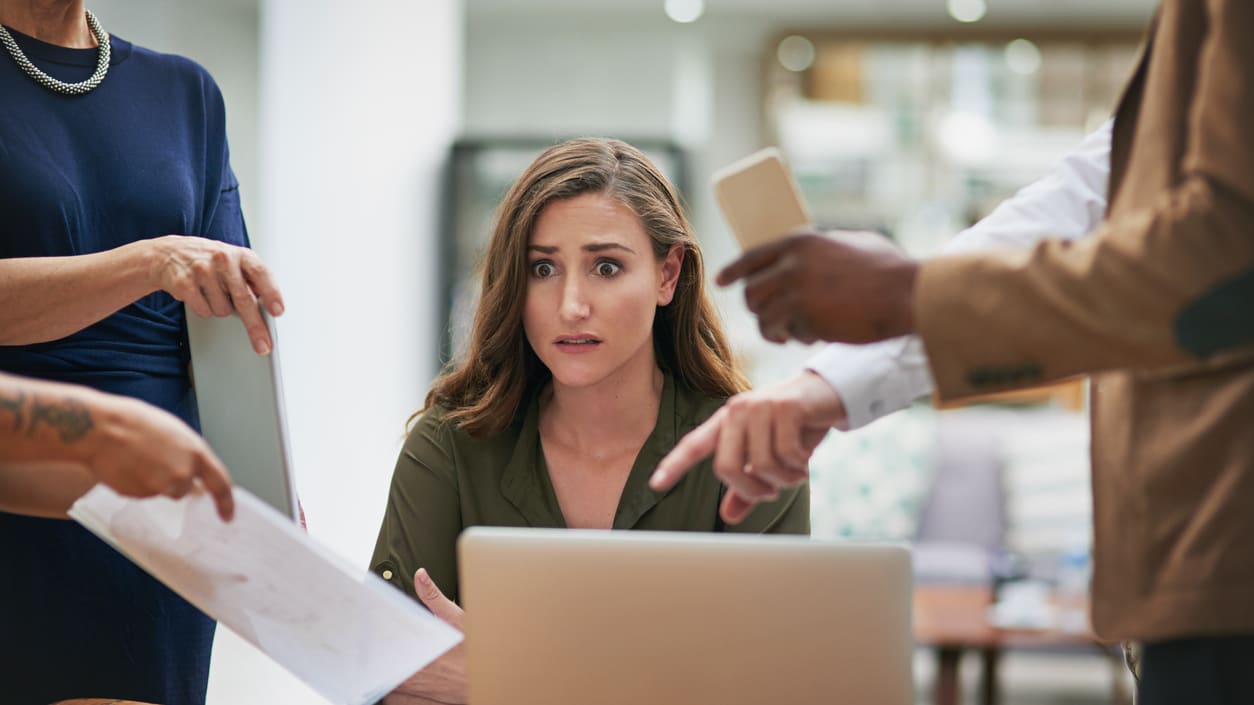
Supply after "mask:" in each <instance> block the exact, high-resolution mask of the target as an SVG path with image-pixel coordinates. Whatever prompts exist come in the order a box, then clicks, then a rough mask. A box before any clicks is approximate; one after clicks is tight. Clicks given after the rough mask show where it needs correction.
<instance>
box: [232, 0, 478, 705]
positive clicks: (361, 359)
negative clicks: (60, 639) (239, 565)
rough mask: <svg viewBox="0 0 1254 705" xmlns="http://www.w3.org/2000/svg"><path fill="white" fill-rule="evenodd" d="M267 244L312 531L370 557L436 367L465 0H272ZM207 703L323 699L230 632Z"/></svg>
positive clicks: (264, 27)
mask: <svg viewBox="0 0 1254 705" xmlns="http://www.w3.org/2000/svg"><path fill="white" fill-rule="evenodd" d="M260 18H261V25H260V33H259V38H260V53H259V56H260V102H259V106H260V111H259V126H260V127H259V145H260V151H259V157H260V160H259V171H260V179H261V183H260V186H261V191H262V193H264V194H265V200H264V202H262V203H260V204H259V205H258V207H257V208H254V209H253V213H254V214H255V215H254V216H253V222H254V223H256V229H257V230H258V231H260V232H264V233H265V235H264V237H260V236H259V237H257V238H256V240H257V245H258V249H259V250H260V251H261V253H262V255H263V257H265V258H266V259H267V261H268V262H269V263H270V264H271V266H272V267H274V269H275V270H276V272H277V275H278V278H279V282H280V284H281V286H282V288H283V292H284V297H285V299H286V302H287V313H286V314H285V315H284V316H283V317H282V318H281V319H280V320H279V338H280V346H281V351H282V364H283V373H284V383H285V386H286V397H287V412H288V427H289V431H290V433H291V441H292V452H293V456H294V458H293V459H294V462H295V465H296V468H297V470H298V489H299V492H300V495H301V499H302V502H303V504H304V508H305V512H306V515H307V516H308V520H309V530H310V533H311V534H313V535H314V536H315V537H317V538H318V539H320V540H321V541H322V542H323V543H325V544H327V545H328V546H330V547H331V548H332V549H334V550H336V551H338V552H339V553H341V554H342V555H344V556H345V557H346V558H348V559H349V560H350V561H352V562H353V563H356V564H358V565H361V566H363V567H364V566H365V565H366V563H367V561H368V559H369V556H370V551H371V549H372V548H373V546H374V538H375V534H376V532H377V531H378V527H379V520H380V519H381V518H382V514H383V507H384V501H385V499H386V496H387V487H388V481H389V479H390V478H391V471H392V466H393V464H394V463H395V460H396V454H397V452H398V450H399V448H400V443H401V441H402V440H403V432H404V423H405V419H406V418H407V417H408V415H409V414H410V413H411V412H413V411H414V410H415V409H417V407H418V405H419V404H420V402H421V400H422V397H423V394H424V392H425V390H426V387H427V385H428V384H429V383H430V381H431V379H432V377H433V376H434V373H435V366H436V357H435V355H436V351H437V344H438V338H437V337H436V335H435V330H436V325H437V321H438V316H437V312H436V307H435V301H436V297H435V296H434V294H435V291H434V286H433V284H432V283H433V282H434V281H435V280H436V277H435V275H436V269H435V262H436V252H437V249H436V244H437V233H436V225H437V214H438V206H439V201H438V199H439V192H440V189H439V177H440V172H441V165H442V163H443V160H444V158H445V155H446V153H447V150H448V148H449V146H450V145H451V144H452V140H453V138H454V136H455V134H456V133H457V131H458V129H459V125H460V115H459V107H460V95H459V87H460V78H461V70H460V59H461V36H462V34H461V28H462V23H461V7H460V3H459V2H458V1H457V0H425V1H424V2H421V3H417V2H415V3H397V2H386V1H385V0H362V1H359V2H355V3H353V4H351V5H348V4H345V3H334V2H330V1H328V0H321V1H317V2H314V1H307V0H306V1H302V0H263V1H262V4H261V12H260ZM210 684H211V685H210V703H211V705H212V704H220V705H227V704H229V705H241V704H246V703H257V704H258V705H260V704H261V703H276V702H281V703H307V702H308V703H315V702H322V701H321V700H320V699H319V698H317V697H316V696H314V695H313V694H312V693H311V692H310V691H309V690H308V689H307V688H305V687H304V686H302V685H300V684H299V683H297V682H296V681H295V680H294V679H292V678H291V677H290V676H287V675H286V674H285V673H283V672H282V671H280V670H279V669H278V668H277V667H276V666H274V665H273V664H272V663H271V662H269V661H268V660H267V659H265V658H264V657H261V656H260V655H258V654H256V652H254V651H253V650H252V649H251V647H248V646H247V645H246V644H243V643H242V642H240V641H239V640H238V639H237V638H234V637H233V635H230V634H229V633H224V632H220V633H219V637H218V640H217V643H216V644H215V650H214V669H213V676H212V677H211V681H210Z"/></svg>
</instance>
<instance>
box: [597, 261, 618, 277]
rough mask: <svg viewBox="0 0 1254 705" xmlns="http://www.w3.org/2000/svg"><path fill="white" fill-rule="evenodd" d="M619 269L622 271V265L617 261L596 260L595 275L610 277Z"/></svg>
mask: <svg viewBox="0 0 1254 705" xmlns="http://www.w3.org/2000/svg"><path fill="white" fill-rule="evenodd" d="M621 271H623V266H622V265H621V264H619V263H617V262H610V261H608V260H603V261H601V262H597V266H596V273H597V276H600V277H612V276H614V275H615V274H618V273H619V272H621Z"/></svg>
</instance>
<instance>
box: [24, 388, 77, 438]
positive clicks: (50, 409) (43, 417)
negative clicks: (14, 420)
mask: <svg viewBox="0 0 1254 705" xmlns="http://www.w3.org/2000/svg"><path fill="white" fill-rule="evenodd" d="M40 422H43V423H45V424H47V425H48V426H51V427H52V428H53V429H54V430H55V431H56V432H57V434H58V435H60V436H61V441H62V442H64V443H73V442H74V441H77V440H78V439H80V438H82V437H83V436H86V435H87V432H88V431H90V430H91V429H92V425H93V424H92V422H91V411H89V410H88V409H87V405H85V404H83V403H82V402H81V401H78V400H77V399H72V398H68V397H67V398H65V399H63V400H61V402H60V403H58V402H51V403H48V402H41V401H40V400H39V399H35V400H33V401H31V405H30V425H29V427H27V429H26V432H27V433H28V434H32V435H33V434H34V433H35V427H36V426H38V425H39V423H40Z"/></svg>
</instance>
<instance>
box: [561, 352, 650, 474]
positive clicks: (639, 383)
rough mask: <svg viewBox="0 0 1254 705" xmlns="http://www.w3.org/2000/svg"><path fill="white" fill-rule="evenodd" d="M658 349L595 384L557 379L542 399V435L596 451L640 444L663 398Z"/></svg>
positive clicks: (608, 450)
mask: <svg viewBox="0 0 1254 705" xmlns="http://www.w3.org/2000/svg"><path fill="white" fill-rule="evenodd" d="M652 352H653V351H652V349H651V348H650V349H649V354H648V355H641V356H640V358H641V359H640V360H638V361H632V362H631V363H628V366H627V367H625V368H623V369H620V370H619V371H618V372H617V373H616V374H614V375H612V376H611V377H610V378H609V379H606V380H604V381H602V382H600V383H598V384H596V385H593V386H590V387H578V388H572V387H566V386H563V385H561V384H560V383H558V382H557V380H553V382H552V383H551V384H550V386H549V389H548V390H547V391H546V393H545V396H544V398H542V399H541V406H540V409H541V411H540V413H541V416H540V428H541V433H542V435H543V436H544V437H546V438H549V439H552V440H556V441H557V442H559V443H561V444H563V445H566V446H569V447H571V448H574V449H576V450H588V451H589V452H593V453H594V454H596V450H597V449H599V450H602V451H606V452H613V451H614V450H615V449H617V447H618V446H622V445H628V446H638V445H639V444H640V443H641V442H642V441H643V439H644V438H646V437H647V436H648V435H649V434H650V433H652V431H653V427H654V426H655V425H656V423H657V413H658V406H659V405H660V404H661V401H662V384H663V379H664V378H663V376H662V371H661V370H660V369H658V367H657V362H656V360H655V359H654V357H653V354H652Z"/></svg>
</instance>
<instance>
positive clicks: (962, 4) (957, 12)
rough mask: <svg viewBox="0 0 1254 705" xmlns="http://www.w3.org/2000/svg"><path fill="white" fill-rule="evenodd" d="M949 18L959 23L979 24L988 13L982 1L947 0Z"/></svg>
mask: <svg viewBox="0 0 1254 705" xmlns="http://www.w3.org/2000/svg"><path fill="white" fill-rule="evenodd" d="M948 5H949V16H950V17H953V18H954V19H955V20H958V21H959V22H979V21H980V20H982V19H984V13H986V12H988V4H987V3H985V2H984V0H949V3H948Z"/></svg>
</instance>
